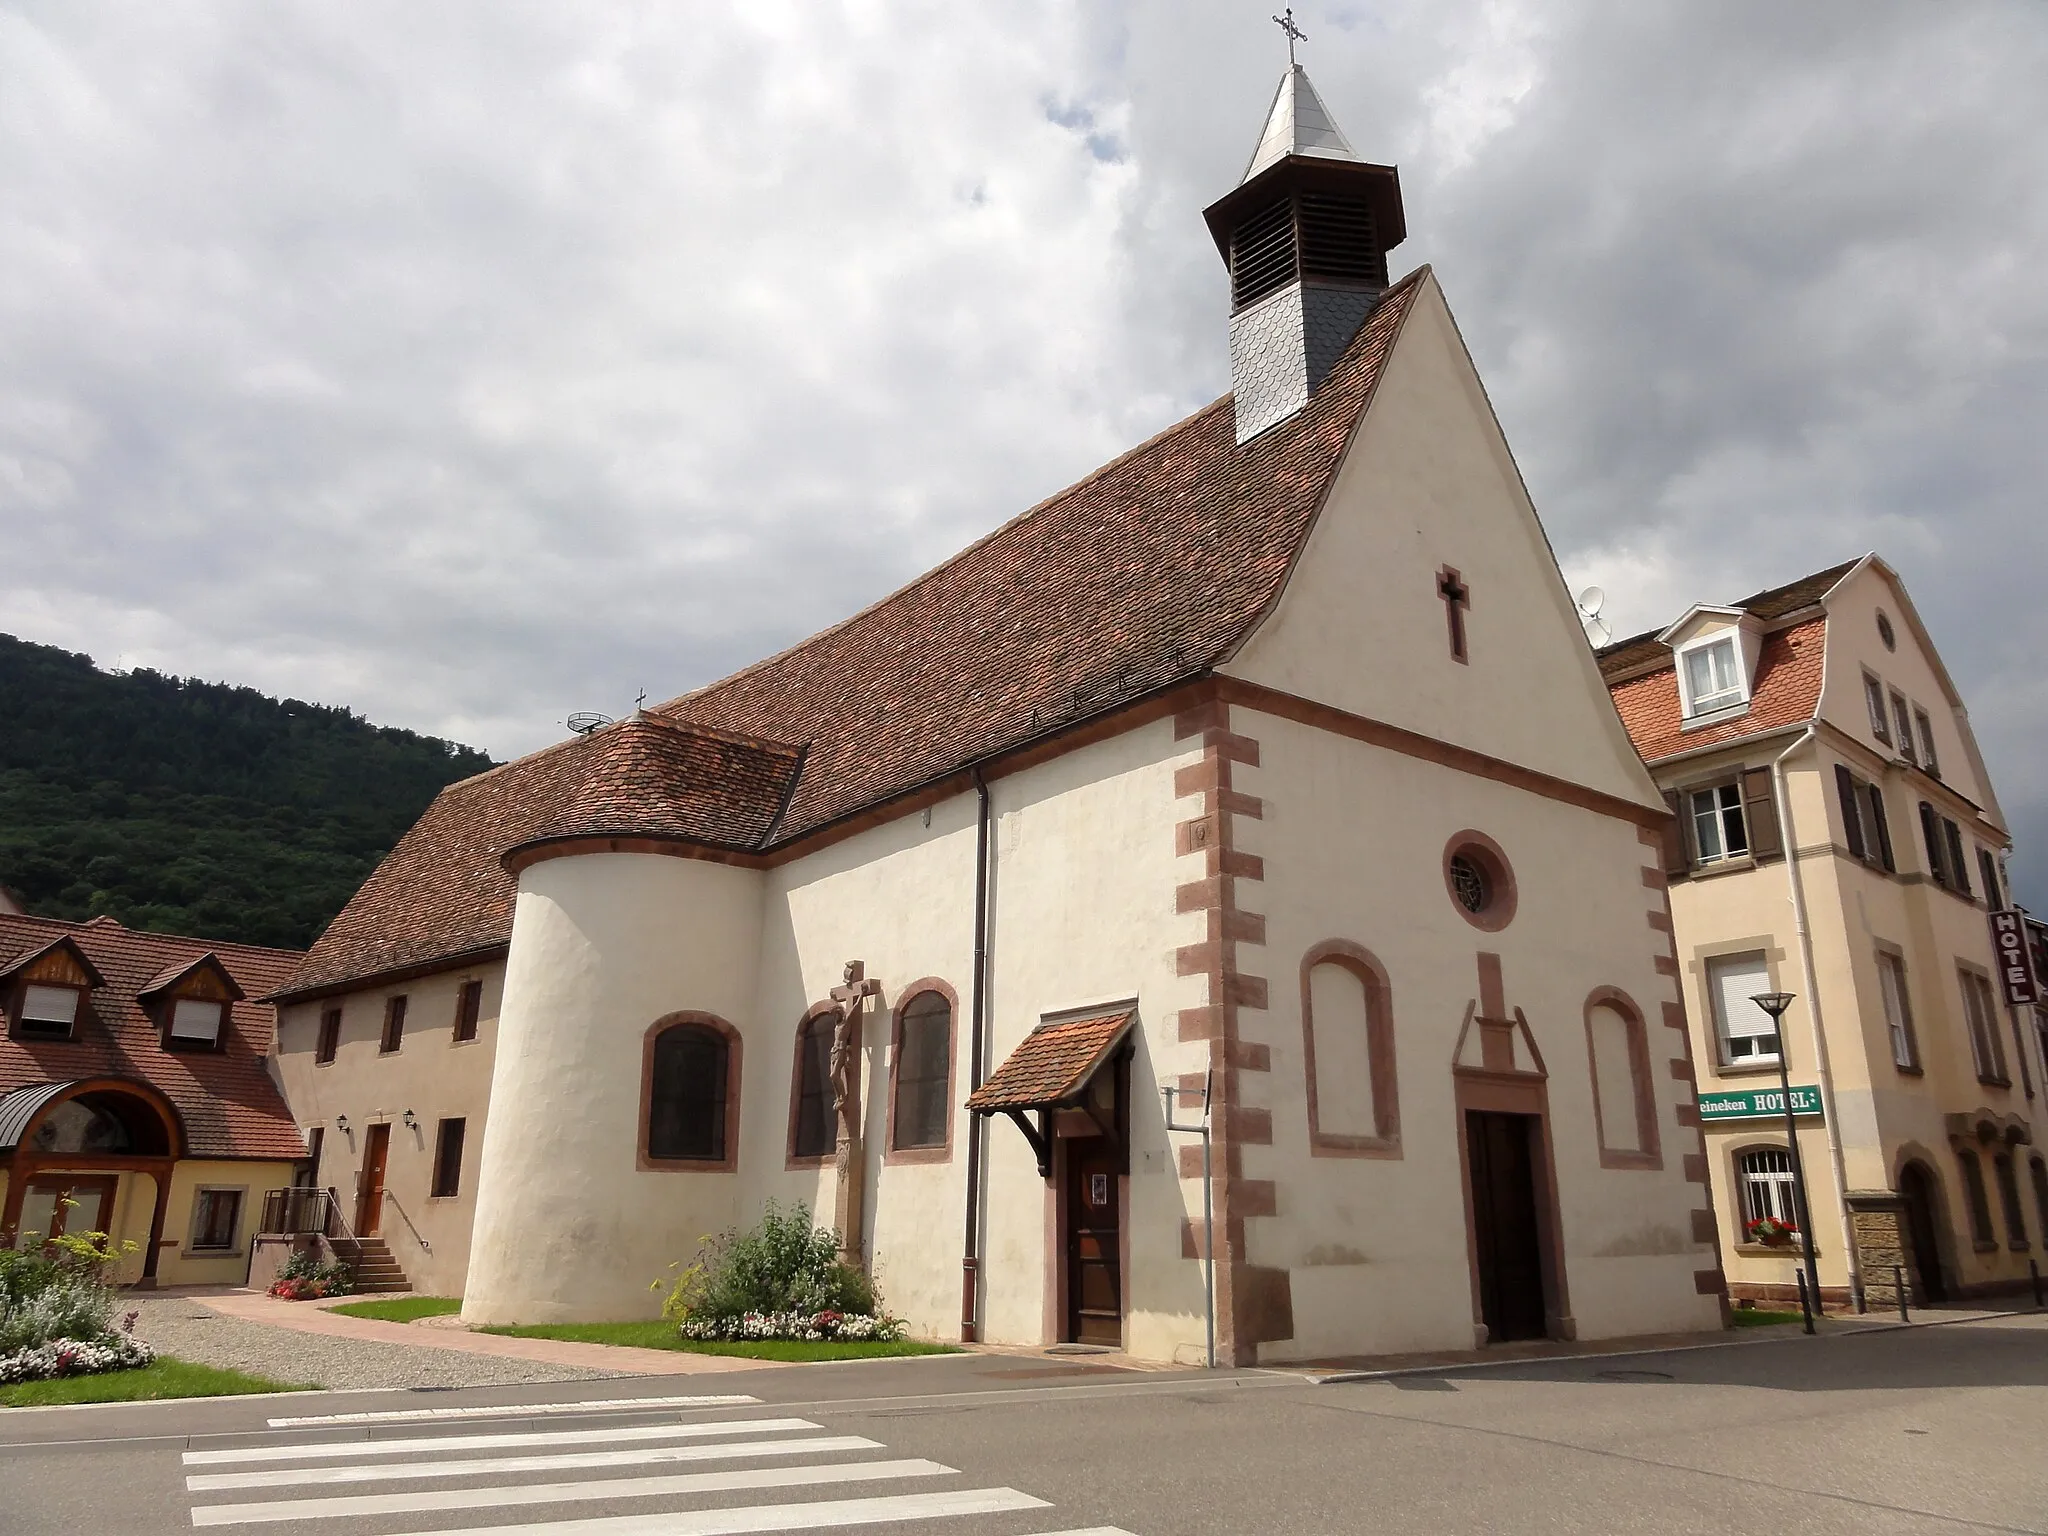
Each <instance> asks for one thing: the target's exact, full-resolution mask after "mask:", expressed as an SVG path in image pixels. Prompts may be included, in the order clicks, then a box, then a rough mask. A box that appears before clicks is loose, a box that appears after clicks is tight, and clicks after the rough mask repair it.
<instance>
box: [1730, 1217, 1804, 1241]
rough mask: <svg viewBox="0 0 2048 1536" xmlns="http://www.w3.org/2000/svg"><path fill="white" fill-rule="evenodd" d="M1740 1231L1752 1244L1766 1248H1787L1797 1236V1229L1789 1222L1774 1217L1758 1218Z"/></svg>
mask: <svg viewBox="0 0 2048 1536" xmlns="http://www.w3.org/2000/svg"><path fill="white" fill-rule="evenodd" d="M1742 1230H1743V1231H1744V1232H1745V1233H1746V1234H1747V1235H1748V1237H1749V1240H1750V1241H1751V1242H1752V1243H1762V1244H1763V1245H1764V1246H1765V1247H1766V1248H1789V1247H1791V1246H1792V1240H1793V1239H1794V1238H1796V1237H1797V1236H1798V1235H1799V1229H1798V1228H1797V1227H1795V1226H1793V1225H1792V1223H1791V1222H1789V1221H1780V1220H1779V1219H1778V1218H1777V1217H1775V1216H1759V1217H1757V1219H1756V1220H1755V1221H1752V1222H1750V1223H1749V1224H1748V1225H1746V1226H1745V1227H1744V1228H1743V1229H1742Z"/></svg>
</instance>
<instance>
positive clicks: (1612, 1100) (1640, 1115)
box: [1586, 987, 1664, 1168]
mask: <svg viewBox="0 0 2048 1536" xmlns="http://www.w3.org/2000/svg"><path fill="white" fill-rule="evenodd" d="M1586 1054H1587V1057H1588V1059H1589V1062H1590V1065H1591V1067H1592V1074H1593V1125H1594V1130H1595V1132H1596V1134H1597V1135H1598V1136H1599V1140H1600V1166H1601V1167H1603V1168H1661V1167H1662V1166H1663V1165H1664V1159H1663V1156H1662V1152H1661V1148H1660V1145H1659V1140H1658V1135H1657V1099H1656V1093H1655V1090H1654V1089H1653V1088H1652V1086H1651V1085H1652V1083H1653V1082H1654V1081H1655V1079H1654V1078H1653V1077H1652V1076H1651V1073H1650V1041H1649V1031H1648V1030H1646V1029H1645V1028H1644V1027H1643V1014H1642V1010H1641V1009H1639V1008H1638V1007H1636V1005H1635V1001H1634V1000H1633V999H1632V998H1630V997H1629V995H1628V994H1627V993H1625V992H1623V991H1621V990H1620V989H1618V988H1615V987H1601V988H1600V989H1598V990H1597V991H1595V992H1594V993H1593V995H1592V996H1591V997H1589V998H1587V999H1586Z"/></svg>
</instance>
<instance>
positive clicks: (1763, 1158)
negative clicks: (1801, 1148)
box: [1735, 1147, 1805, 1240]
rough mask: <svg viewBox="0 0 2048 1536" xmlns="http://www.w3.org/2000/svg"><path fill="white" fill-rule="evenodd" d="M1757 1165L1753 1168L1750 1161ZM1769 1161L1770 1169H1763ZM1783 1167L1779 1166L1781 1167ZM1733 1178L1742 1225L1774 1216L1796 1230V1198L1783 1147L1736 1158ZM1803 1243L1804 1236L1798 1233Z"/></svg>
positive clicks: (1760, 1149)
mask: <svg viewBox="0 0 2048 1536" xmlns="http://www.w3.org/2000/svg"><path fill="white" fill-rule="evenodd" d="M1752 1161H1754V1162H1756V1163H1757V1164H1758V1165H1759V1166H1757V1167H1754V1168H1752V1167H1751V1166H1750V1164H1751V1162H1752ZM1766 1162H1769V1163H1770V1164H1771V1166H1769V1167H1764V1166H1762V1165H1763V1164H1764V1163H1766ZM1781 1165H1782V1166H1781ZM1735 1177H1736V1181H1737V1182H1738V1183H1739V1184H1740V1186H1741V1189H1742V1225H1743V1228H1744V1231H1745V1232H1747V1230H1748V1227H1749V1224H1750V1223H1751V1222H1752V1221H1758V1220H1761V1219H1762V1218H1763V1217H1765V1216H1774V1217H1776V1218H1777V1219H1778V1220H1779V1221H1782V1222H1784V1223H1785V1225H1786V1226H1788V1227H1791V1228H1792V1229H1793V1230H1795V1231H1797V1230H1798V1228H1799V1198H1798V1195H1797V1194H1796V1193H1795V1192H1794V1189H1793V1184H1792V1154H1791V1152H1789V1151H1788V1150H1786V1149H1785V1148H1784V1147H1751V1148H1750V1149H1749V1150H1748V1151H1746V1152H1739V1153H1737V1154H1736V1157H1735ZM1800 1237H1801V1239H1802V1240H1803V1239H1804V1237H1805V1233H1803V1232H1801V1233H1800Z"/></svg>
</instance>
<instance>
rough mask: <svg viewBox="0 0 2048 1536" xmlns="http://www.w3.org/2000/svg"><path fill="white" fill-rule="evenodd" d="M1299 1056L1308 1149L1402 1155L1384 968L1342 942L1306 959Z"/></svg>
mask: <svg viewBox="0 0 2048 1536" xmlns="http://www.w3.org/2000/svg"><path fill="white" fill-rule="evenodd" d="M1301 1037H1302V1060H1303V1066H1304V1067H1305V1069H1306V1072H1307V1077H1308V1083H1307V1088H1308V1136H1309V1151H1310V1152H1311V1153H1312V1154H1313V1155H1315V1156H1318V1157H1399V1156H1400V1155H1401V1101H1400V1096H1399V1091H1398V1081H1399V1080H1398V1079H1397V1077H1396V1076H1395V1071H1394V1009H1393V1000H1392V992H1391V989H1390V988H1389V987H1388V985H1387V973H1386V971H1385V969H1384V968H1383V967H1382V966H1381V965H1380V963H1379V961H1377V960H1376V959H1374V958H1373V957H1372V955H1371V954H1369V953H1368V952H1367V951H1365V950H1364V949H1361V948H1360V947H1359V946H1358V945H1356V944H1352V943H1350V942H1348V941H1347V940H1344V939H1331V940H1329V941H1327V942H1326V943H1322V944H1318V945H1316V946H1315V947H1314V948H1313V949H1311V950H1310V951H1309V952H1308V953H1307V954H1306V955H1304V956H1303V957H1302V962H1301Z"/></svg>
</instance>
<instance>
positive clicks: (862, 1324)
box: [677, 1312, 903, 1344]
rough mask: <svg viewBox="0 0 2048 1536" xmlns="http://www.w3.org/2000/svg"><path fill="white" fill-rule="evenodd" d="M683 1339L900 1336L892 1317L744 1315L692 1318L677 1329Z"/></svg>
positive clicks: (878, 1340) (883, 1339) (880, 1339)
mask: <svg viewBox="0 0 2048 1536" xmlns="http://www.w3.org/2000/svg"><path fill="white" fill-rule="evenodd" d="M677 1331H678V1332H680V1333H681V1334H682V1336H683V1337H684V1338H686V1339H707V1340H742V1339H802V1340H806V1341H811V1342H817V1341H821V1340H825V1339H839V1340H845V1341H848V1342H853V1341H865V1342H870V1343H875V1344H893V1343H895V1342H896V1341H897V1340H898V1339H901V1338H902V1337H903V1323H902V1320H901V1319H899V1318H894V1317H872V1316H868V1315H866V1314H862V1313H847V1312H747V1313H743V1314H741V1315H740V1316H738V1317H720V1318H704V1319H701V1320H698V1319H692V1320H690V1321H688V1322H685V1323H683V1324H681V1325H680V1327H679V1328H678V1330H677Z"/></svg>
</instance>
